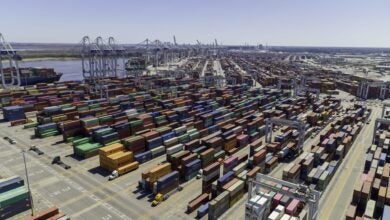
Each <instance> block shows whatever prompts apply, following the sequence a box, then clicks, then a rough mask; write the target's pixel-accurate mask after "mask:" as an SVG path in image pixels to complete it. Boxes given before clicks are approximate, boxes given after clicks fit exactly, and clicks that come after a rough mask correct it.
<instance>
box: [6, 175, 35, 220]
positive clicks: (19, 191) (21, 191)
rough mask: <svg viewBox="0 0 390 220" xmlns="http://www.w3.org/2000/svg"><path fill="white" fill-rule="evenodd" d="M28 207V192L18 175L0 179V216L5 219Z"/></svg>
mask: <svg viewBox="0 0 390 220" xmlns="http://www.w3.org/2000/svg"><path fill="white" fill-rule="evenodd" d="M29 208H30V193H29V191H28V189H27V187H26V186H24V181H23V179H22V178H20V177H16V176H14V177H9V178H6V179H0V218H1V219H7V218H10V217H12V216H14V215H16V214H18V213H20V212H23V211H25V210H27V209H29Z"/></svg>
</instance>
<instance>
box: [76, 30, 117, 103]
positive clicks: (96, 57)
mask: <svg viewBox="0 0 390 220" xmlns="http://www.w3.org/2000/svg"><path fill="white" fill-rule="evenodd" d="M81 44H82V48H81V64H82V72H83V77H84V80H87V81H89V82H91V85H92V89H93V90H94V91H95V93H100V96H101V98H102V97H103V95H104V94H107V93H106V92H105V91H104V90H106V87H105V86H104V85H103V79H104V78H105V77H112V76H114V77H117V76H118V73H117V68H118V59H119V58H122V60H123V55H124V49H122V48H120V47H117V45H116V43H115V39H114V38H113V37H109V38H108V43H107V42H106V41H104V40H103V38H102V37H100V36H99V37H97V38H96V39H95V40H94V41H91V40H90V38H89V37H88V36H84V37H83V38H82V40H81Z"/></svg>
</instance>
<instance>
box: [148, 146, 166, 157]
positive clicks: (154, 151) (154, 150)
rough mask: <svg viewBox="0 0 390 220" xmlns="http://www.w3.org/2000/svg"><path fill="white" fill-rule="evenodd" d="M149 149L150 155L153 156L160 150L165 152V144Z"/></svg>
mask: <svg viewBox="0 0 390 220" xmlns="http://www.w3.org/2000/svg"><path fill="white" fill-rule="evenodd" d="M150 151H151V152H152V156H153V157H154V156H155V155H157V154H159V153H161V152H165V146H160V147H156V148H153V149H151V150H150Z"/></svg>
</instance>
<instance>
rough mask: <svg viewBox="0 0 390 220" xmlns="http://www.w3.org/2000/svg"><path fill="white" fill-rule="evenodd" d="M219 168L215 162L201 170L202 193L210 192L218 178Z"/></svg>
mask: <svg viewBox="0 0 390 220" xmlns="http://www.w3.org/2000/svg"><path fill="white" fill-rule="evenodd" d="M220 167H221V166H220V164H219V163H218V162H215V163H212V164H210V165H209V166H207V167H205V168H203V179H202V193H210V192H211V189H212V183H213V182H214V181H215V180H217V179H218V178H219V174H220Z"/></svg>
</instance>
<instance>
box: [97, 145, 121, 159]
mask: <svg viewBox="0 0 390 220" xmlns="http://www.w3.org/2000/svg"><path fill="white" fill-rule="evenodd" d="M123 150H124V147H123V144H120V143H116V144H111V145H107V146H105V147H102V148H100V149H99V155H105V156H108V155H110V154H113V153H116V152H119V151H123Z"/></svg>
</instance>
